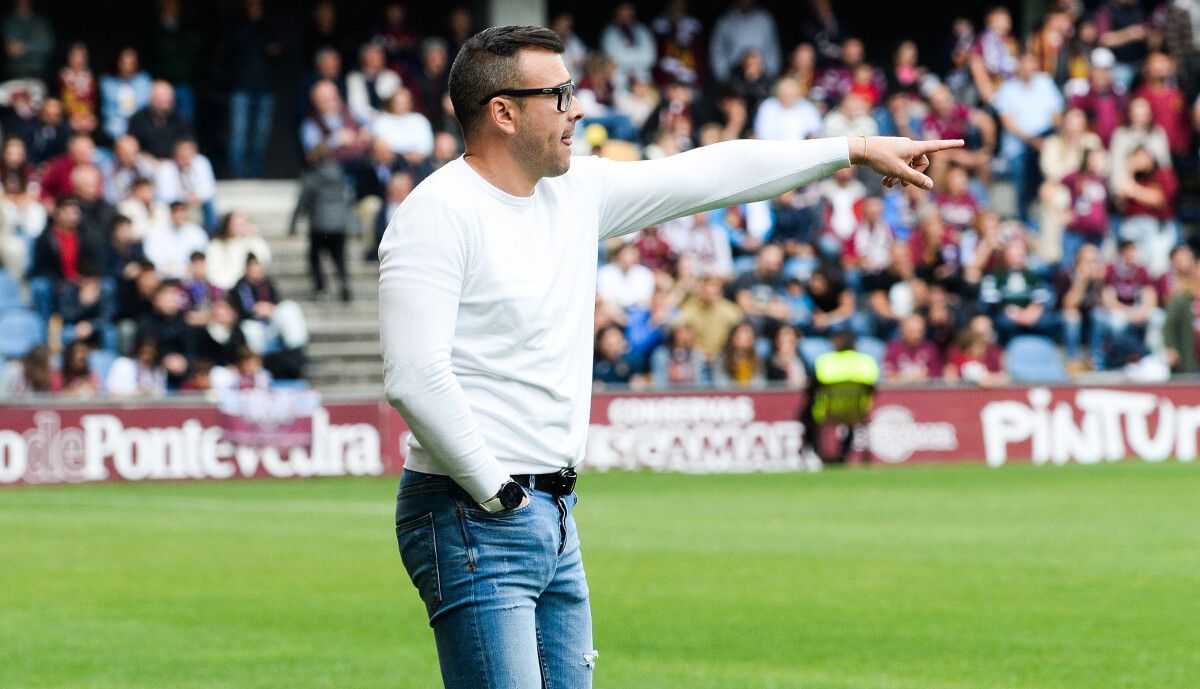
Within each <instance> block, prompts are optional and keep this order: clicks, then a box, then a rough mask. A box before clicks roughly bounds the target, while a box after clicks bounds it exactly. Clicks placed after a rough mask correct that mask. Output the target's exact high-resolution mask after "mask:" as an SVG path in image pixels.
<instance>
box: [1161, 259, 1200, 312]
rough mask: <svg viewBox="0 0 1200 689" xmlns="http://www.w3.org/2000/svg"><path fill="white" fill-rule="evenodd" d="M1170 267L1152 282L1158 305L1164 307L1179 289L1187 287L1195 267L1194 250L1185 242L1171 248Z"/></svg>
mask: <svg viewBox="0 0 1200 689" xmlns="http://www.w3.org/2000/svg"><path fill="white" fill-rule="evenodd" d="M1170 260H1171V269H1170V270H1168V271H1167V272H1166V273H1163V275H1162V277H1160V278H1158V280H1155V282H1154V290H1155V292H1157V293H1158V304H1159V306H1162V307H1165V306H1166V305H1167V304H1168V303H1170V301H1171V298H1172V297H1174V296H1175V294H1176V293H1178V292H1179V291H1180V290H1185V289H1187V288H1188V284H1189V283H1190V281H1191V279H1192V277H1193V275H1194V273H1195V269H1196V250H1195V249H1193V248H1192V247H1190V246H1188V245H1187V244H1177V245H1176V246H1175V248H1173V249H1171V255H1170Z"/></svg>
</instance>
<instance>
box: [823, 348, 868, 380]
mask: <svg viewBox="0 0 1200 689" xmlns="http://www.w3.org/2000/svg"><path fill="white" fill-rule="evenodd" d="M816 376H817V382H818V383H820V384H822V385H832V384H834V383H862V384H863V385H875V384H876V383H878V382H879V363H878V362H876V361H875V357H873V356H871V355H869V354H863V353H862V352H856V351H854V350H853V349H847V350H846V351H843V352H826V353H824V354H822V355H821V356H819V357H817V365H816Z"/></svg>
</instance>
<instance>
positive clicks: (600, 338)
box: [592, 325, 633, 386]
mask: <svg viewBox="0 0 1200 689" xmlns="http://www.w3.org/2000/svg"><path fill="white" fill-rule="evenodd" d="M627 351H628V344H627V343H626V341H625V335H624V334H623V333H622V332H621V329H620V328H619V327H617V326H615V325H606V326H604V327H603V328H601V329H600V332H598V333H596V353H595V358H594V360H593V363H592V380H593V381H595V382H596V383H598V384H600V385H601V386H603V385H625V384H628V383H629V382H630V381H631V379H632V378H633V364H632V363H631V362H630V361H629V359H628V357H627V356H626V352H627Z"/></svg>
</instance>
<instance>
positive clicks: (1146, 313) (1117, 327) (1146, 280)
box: [1091, 241, 1158, 370]
mask: <svg viewBox="0 0 1200 689" xmlns="http://www.w3.org/2000/svg"><path fill="white" fill-rule="evenodd" d="M1157 307H1158V293H1157V292H1156V290H1155V289H1154V283H1153V282H1152V281H1151V280H1150V275H1149V273H1147V272H1146V268H1145V267H1144V266H1142V265H1141V264H1140V263H1139V262H1138V247H1137V245H1136V244H1134V243H1133V242H1130V241H1122V242H1121V244H1120V246H1119V248H1118V254H1117V260H1116V261H1114V262H1113V263H1112V264H1110V265H1109V266H1108V270H1107V272H1106V273H1105V276H1104V290H1103V291H1102V292H1101V294H1100V306H1099V308H1096V309H1093V310H1092V337H1091V341H1092V346H1091V350H1092V362H1093V364H1094V365H1095V366H1096V369H1097V370H1103V369H1107V368H1119V367H1121V366H1124V365H1125V364H1126V363H1129V362H1130V361H1132V360H1136V359H1138V358H1140V357H1141V356H1142V355H1143V354H1145V353H1146V352H1145V350H1144V349H1143V346H1142V341H1143V340H1144V339H1145V337H1146V329H1147V327H1148V326H1149V321H1150V319H1151V317H1152V316H1153V314H1154V310H1155V309H1156V308H1157Z"/></svg>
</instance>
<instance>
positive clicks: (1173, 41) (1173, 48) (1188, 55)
mask: <svg viewBox="0 0 1200 689" xmlns="http://www.w3.org/2000/svg"><path fill="white" fill-rule="evenodd" d="M1158 12H1159V13H1161V14H1162V33H1163V37H1162V42H1163V49H1164V50H1165V51H1166V52H1167V54H1168V55H1170V56H1171V58H1172V59H1173V60H1175V64H1177V65H1179V77H1180V84H1179V85H1180V86H1181V87H1182V88H1183V90H1184V91H1185V92H1187V93H1196V92H1197V90H1198V87H1200V83H1197V79H1200V5H1197V4H1196V3H1195V1H1194V0H1174V2H1164V3H1163V4H1162V5H1160V6H1159V10H1158Z"/></svg>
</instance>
